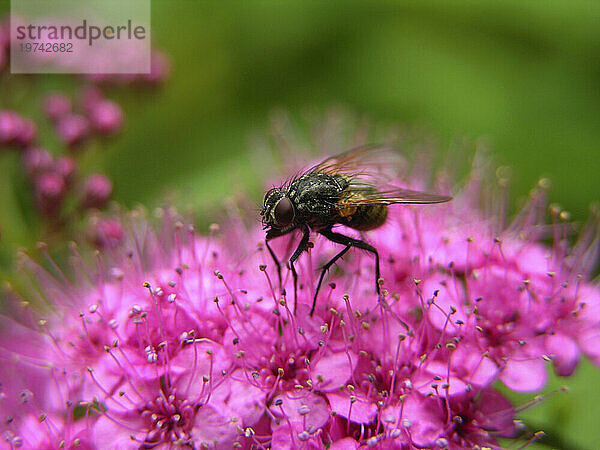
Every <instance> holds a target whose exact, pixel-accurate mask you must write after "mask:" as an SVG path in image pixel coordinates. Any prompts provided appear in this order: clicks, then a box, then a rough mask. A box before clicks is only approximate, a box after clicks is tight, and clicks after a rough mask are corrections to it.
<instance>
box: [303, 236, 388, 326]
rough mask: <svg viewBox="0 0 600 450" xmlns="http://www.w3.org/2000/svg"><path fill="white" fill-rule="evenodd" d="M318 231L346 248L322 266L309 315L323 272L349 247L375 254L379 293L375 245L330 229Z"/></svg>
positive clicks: (378, 272) (376, 287) (376, 273)
mask: <svg viewBox="0 0 600 450" xmlns="http://www.w3.org/2000/svg"><path fill="white" fill-rule="evenodd" d="M319 233H320V234H321V235H322V236H325V237H326V238H327V239H329V240H330V241H332V242H335V243H336V244H342V245H345V246H346V248H345V249H343V250H342V251H341V252H339V253H338V254H337V255H335V256H334V257H333V258H332V259H331V260H330V261H329V262H328V263H327V264H325V265H324V266H323V270H322V271H321V276H320V277H319V284H318V285H317V290H316V291H315V298H314V300H313V306H312V309H311V310H310V315H311V316H312V314H313V312H314V311H315V307H316V305H317V295H318V294H319V289H320V287H321V283H322V281H323V277H324V276H325V273H326V272H327V270H329V268H330V267H331V266H332V265H333V264H334V263H335V262H336V261H337V260H338V259H340V258H341V257H342V256H344V254H345V253H346V252H347V251H348V250H349V249H350V247H356V248H360V249H362V250H366V251H368V252H371V253H373V255H375V290H376V291H377V294H380V291H379V282H378V281H379V278H381V273H380V271H379V253H377V249H376V248H375V247H373V246H372V245H369V244H367V243H366V242H363V241H360V240H358V239H354V238H351V237H349V236H345V235H343V234H340V233H335V232H333V231H331V229H328V230H327V229H326V230H322V231H319Z"/></svg>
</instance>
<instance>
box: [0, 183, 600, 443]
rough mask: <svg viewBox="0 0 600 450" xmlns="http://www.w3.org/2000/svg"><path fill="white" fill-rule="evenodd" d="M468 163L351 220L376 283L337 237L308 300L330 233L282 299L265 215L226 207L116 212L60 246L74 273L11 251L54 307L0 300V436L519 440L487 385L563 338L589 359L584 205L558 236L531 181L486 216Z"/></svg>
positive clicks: (562, 369)
mask: <svg viewBox="0 0 600 450" xmlns="http://www.w3.org/2000/svg"><path fill="white" fill-rule="evenodd" d="M476 180H477V177H473V182H472V183H471V184H469V185H467V186H466V187H465V188H464V189H463V190H461V192H459V193H458V194H457V195H456V196H455V199H454V200H453V201H452V202H450V203H448V204H443V205H436V206H428V207H406V206H397V207H393V208H391V209H390V216H389V218H388V220H387V222H386V224H385V225H384V226H383V227H382V228H380V229H378V230H376V231H373V232H371V233H370V234H369V236H368V239H369V241H370V242H371V243H372V244H373V245H374V246H375V247H376V248H377V249H378V250H379V253H380V256H381V262H382V268H381V269H382V277H383V284H382V295H381V296H380V297H378V296H377V294H376V293H375V292H374V288H373V269H374V268H373V260H372V258H371V256H370V255H368V254H362V253H360V252H358V251H355V252H349V253H348V254H347V255H346V256H345V257H344V258H343V260H342V261H340V263H339V264H338V265H337V267H336V268H332V270H331V272H330V274H329V275H328V279H327V282H328V283H329V285H328V287H324V288H323V289H322V290H321V293H320V294H319V299H318V303H317V308H316V310H315V313H314V315H312V316H310V315H309V311H310V308H311V305H312V299H313V292H314V288H315V286H316V281H317V275H318V271H317V270H316V269H317V268H318V267H319V266H320V265H322V264H323V263H324V262H326V261H327V260H328V259H330V258H331V256H333V255H334V254H335V252H336V251H339V249H337V248H336V246H335V245H334V244H331V243H329V242H327V241H325V240H323V239H317V240H316V241H315V242H314V245H313V246H311V249H310V250H309V252H308V254H304V255H302V256H301V258H300V259H299V262H298V273H299V279H300V289H299V292H298V306H297V310H296V311H294V310H293V305H294V299H293V287H292V282H291V276H290V274H289V273H288V271H287V270H284V280H283V288H284V289H283V291H284V292H282V291H281V290H280V286H278V281H277V276H276V273H275V271H274V267H273V264H272V261H271V259H270V256H269V254H268V252H267V251H266V250H265V248H264V245H263V239H264V232H263V231H262V230H260V229H259V228H258V227H255V228H252V229H250V230H248V229H247V228H245V227H244V226H243V225H242V221H241V219H240V218H239V217H235V216H233V217H230V218H229V220H228V221H227V222H225V223H224V224H223V226H222V227H221V230H219V227H218V226H216V225H215V226H213V227H211V233H210V235H209V236H206V237H202V236H199V235H197V234H196V233H195V232H194V230H193V229H192V228H190V227H187V226H185V225H183V223H182V222H180V221H179V220H178V219H177V218H176V217H175V216H174V214H172V213H171V212H169V211H164V210H160V211H157V212H158V217H159V220H158V222H159V223H158V224H155V225H150V224H149V222H148V221H147V220H146V219H144V217H143V216H142V215H140V214H139V212H134V213H132V214H131V215H130V216H128V217H127V218H124V219H123V226H124V227H125V228H126V229H127V230H128V232H127V233H126V241H125V243H124V244H123V245H122V246H120V247H116V248H114V249H112V250H110V251H108V250H107V251H106V252H105V253H104V254H103V255H102V256H101V257H99V259H98V260H97V261H96V262H93V263H90V262H86V261H84V259H82V258H80V257H77V258H75V259H74V260H75V262H76V264H75V266H74V270H73V273H74V275H75V277H76V280H75V281H68V280H67V278H66V276H65V275H64V274H63V273H62V272H61V271H60V269H59V268H58V267H56V266H55V265H54V263H53V262H52V260H49V264H50V265H51V266H53V271H54V272H55V273H54V274H53V275H50V273H49V272H46V270H45V269H42V268H41V266H39V265H36V264H33V263H32V262H31V260H29V259H28V258H25V260H24V263H25V264H26V265H27V267H28V270H29V271H35V272H36V275H37V277H36V279H37V280H39V281H38V283H39V286H40V289H39V292H42V293H43V296H44V298H43V299H37V301H36V302H37V303H43V304H49V305H52V306H51V307H49V309H48V311H47V313H46V314H45V315H43V316H42V317H37V316H35V315H34V313H33V311H32V309H31V308H30V307H29V303H28V302H25V301H21V302H20V303H19V304H18V306H16V307H14V308H13V311H14V312H13V318H12V319H8V318H2V322H3V323H2V327H1V329H2V334H1V336H0V359H1V360H2V364H0V383H1V385H0V416H1V418H2V422H1V423H2V424H3V425H2V426H3V427H4V430H3V433H4V434H3V436H4V441H5V442H6V445H7V448H16V447H22V448H56V447H61V448H62V447H65V448H73V447H75V446H78V448H85V449H109V448H119V449H127V448H173V447H174V446H187V447H190V448H217V449H220V448H247V449H250V448H256V449H261V448H262V449H265V448H273V449H324V448H329V449H334V450H336V449H337V450H340V449H343V450H346V449H357V448H379V449H413V448H447V449H460V448H483V447H489V448H498V447H499V446H500V444H499V441H498V439H499V438H501V437H505V438H515V439H524V440H525V441H527V440H528V439H531V438H534V436H532V435H531V434H527V432H526V431H525V430H523V429H522V428H521V427H520V426H518V425H517V423H518V422H516V421H515V419H516V408H515V406H513V405H512V404H511V403H510V402H509V401H508V400H507V399H506V398H505V397H504V396H503V395H502V394H501V393H500V392H499V391H498V390H497V389H496V387H495V383H496V382H497V381H498V380H499V381H501V382H502V383H503V384H504V385H505V386H506V387H508V388H509V389H511V390H515V391H530V392H536V391H539V390H540V389H542V388H543V386H544V384H545V380H546V371H547V370H548V368H549V367H550V366H553V367H554V370H555V371H556V372H557V373H558V374H559V375H563V376H568V375H570V374H571V373H572V372H573V370H574V369H575V367H576V365H577V362H578V359H579V357H580V354H581V353H583V354H585V355H587V356H588V357H589V358H590V359H591V360H592V361H593V362H594V363H596V364H598V365H600V351H599V349H600V290H599V289H598V286H597V285H595V284H593V283H591V282H590V281H589V279H590V272H591V270H592V269H593V264H594V262H595V257H596V255H597V250H598V242H599V238H598V220H597V219H598V218H597V217H594V219H593V220H592V221H590V224H589V225H588V227H587V228H586V229H584V230H583V231H582V232H581V234H580V237H579V240H578V241H577V243H576V244H575V245H569V241H568V238H569V235H568V232H569V224H568V223H567V222H566V221H565V220H563V219H564V218H565V214H564V213H562V212H561V211H560V210H558V209H557V208H551V216H552V218H553V219H554V222H553V223H552V224H550V225H547V224H545V222H544V221H543V217H544V216H545V212H546V204H545V199H544V197H545V186H544V183H541V186H540V187H539V188H536V189H535V190H534V191H533V192H532V193H531V197H530V202H529V204H528V205H527V206H526V207H525V208H524V210H523V211H522V212H521V214H520V215H519V216H518V217H517V219H516V220H515V221H514V222H513V223H512V224H511V225H510V226H509V227H506V228H505V229H504V230H500V227H499V222H498V219H496V218H494V217H492V216H489V215H484V214H483V213H482V212H481V211H479V210H478V209H477V208H476V207H475V205H477V204H478V197H479V195H480V188H479V186H478V184H477V183H476ZM399 184H402V185H404V186H410V187H415V188H420V187H421V186H419V185H418V184H417V183H414V182H411V180H403V181H402V182H401V183H400V182H399ZM346 231H348V230H346ZM548 232H550V233H553V236H547V235H546V234H547V233H548ZM548 237H552V238H553V245H552V247H547V246H545V245H544V244H543V243H542V241H543V240H544V239H546V238H548ZM292 238H293V237H290V239H286V238H280V239H277V240H274V241H272V243H273V245H274V247H275V251H276V253H277V254H279V255H285V254H286V253H287V254H288V256H289V253H290V251H291V250H293V247H292V243H291V239H292ZM41 250H42V252H44V253H45V252H46V250H45V249H44V248H43V247H42V248H41ZM74 252H75V253H76V249H75V248H74ZM90 264H93V266H95V267H96V269H92V268H91V267H90ZM17 374H18V375H17Z"/></svg>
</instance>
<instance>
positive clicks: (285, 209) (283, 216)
mask: <svg viewBox="0 0 600 450" xmlns="http://www.w3.org/2000/svg"><path fill="white" fill-rule="evenodd" d="M295 215H296V212H295V211H294V205H292V202H291V201H290V199H289V198H287V197H283V198H282V199H281V200H279V201H278V202H277V205H275V221H276V222H277V225H279V226H281V227H287V226H288V225H290V224H291V223H292V222H293V221H294V216H295Z"/></svg>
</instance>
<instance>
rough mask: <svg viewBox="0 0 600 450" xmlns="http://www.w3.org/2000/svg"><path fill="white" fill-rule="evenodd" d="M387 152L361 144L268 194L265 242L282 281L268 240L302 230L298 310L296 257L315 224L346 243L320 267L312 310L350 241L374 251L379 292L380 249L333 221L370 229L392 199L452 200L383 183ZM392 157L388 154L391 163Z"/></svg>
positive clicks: (292, 260)
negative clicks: (343, 230) (340, 230)
mask: <svg viewBox="0 0 600 450" xmlns="http://www.w3.org/2000/svg"><path fill="white" fill-rule="evenodd" d="M389 155H391V154H390V153H386V152H385V151H383V149H382V148H380V147H375V146H363V147H358V148H355V149H352V150H349V151H347V152H344V153H341V154H339V155H336V156H332V157H330V158H327V159H325V160H324V161H322V162H320V163H319V164H317V165H316V166H313V167H311V168H309V169H308V170H306V171H304V172H303V173H302V174H300V175H299V176H297V177H295V178H293V179H292V180H291V181H289V182H287V183H286V184H284V185H282V186H279V187H275V188H272V189H270V190H269V191H267V193H266V194H265V198H264V203H263V208H262V210H261V213H260V214H261V218H262V222H263V225H264V228H265V230H266V239H265V244H266V247H267V249H268V251H269V253H270V255H271V257H272V258H273V261H274V262H275V264H276V266H277V273H278V276H279V284H280V285H281V263H280V262H279V260H278V259H277V256H276V255H275V253H274V252H273V250H272V248H271V247H270V245H269V241H270V240H271V239H274V238H276V237H279V236H283V235H286V234H288V233H291V232H292V231H294V230H299V231H301V232H302V239H301V240H300V243H299V244H298V247H297V248H296V250H295V251H294V253H293V254H292V256H291V257H290V260H289V267H290V270H291V272H292V276H293V279H294V310H295V309H296V302H297V289H298V274H297V273H296V268H295V267H294V263H295V262H296V260H297V259H298V257H299V256H300V255H301V254H302V252H303V251H305V250H307V248H308V245H309V241H308V239H309V236H310V231H311V230H312V231H314V232H317V233H319V234H320V235H322V236H324V237H325V238H327V239H329V240H330V241H332V242H335V243H337V244H340V245H343V246H344V248H343V249H342V250H341V251H340V252H339V253H337V254H336V255H335V256H334V257H333V258H331V260H329V262H327V264H325V265H324V266H323V267H322V268H321V275H320V276H319V282H318V284H317V287H316V290H315V295H314V299H313V304H312V308H311V310H310V315H311V316H312V315H313V313H314V311H315V306H316V302H317V296H318V294H319V289H320V288H321V284H322V282H323V278H324V277H325V274H326V273H327V271H328V270H329V268H330V267H331V266H332V265H333V264H335V262H336V261H337V260H338V259H340V258H341V257H342V256H344V255H345V254H346V252H348V250H350V248H352V247H356V248H359V249H362V250H366V251H368V252H370V253H372V254H373V256H374V257H375V290H376V291H377V293H378V294H380V287H379V286H380V285H379V279H380V268H379V254H378V253H377V249H376V248H375V247H373V246H372V245H370V244H368V243H367V242H364V241H361V240H359V239H355V238H352V237H350V236H346V235H344V234H341V233H337V232H335V231H333V227H334V226H335V225H345V226H347V227H350V228H353V229H355V230H358V231H368V230H372V229H375V228H378V227H380V226H381V225H383V224H384V223H385V221H386V219H387V215H388V206H389V205H392V204H426V203H443V202H447V201H449V200H451V197H448V196H444V195H437V194H428V193H425V192H419V191H412V190H409V189H402V188H398V187H395V186H386V185H383V184H381V182H380V180H378V173H379V169H380V168H381V167H382V166H385V165H386V156H389ZM382 157H383V159H382ZM389 161H390V160H389V158H388V159H387V165H389Z"/></svg>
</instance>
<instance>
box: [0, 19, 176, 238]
mask: <svg viewBox="0 0 600 450" xmlns="http://www.w3.org/2000/svg"><path fill="white" fill-rule="evenodd" d="M9 48H10V27H9V23H8V17H6V16H5V17H0V76H2V77H3V78H4V79H3V81H2V82H3V83H10V82H11V81H12V80H13V79H15V78H16V77H18V75H11V74H10V73H8V71H7V70H3V69H5V67H6V65H7V57H8V53H9ZM32 57H34V58H42V59H43V58H44V57H45V56H44V55H43V54H39V53H34V54H33V56H32ZM169 72H170V62H169V59H168V57H167V56H166V55H165V54H163V53H162V52H160V51H158V50H153V53H152V60H151V71H150V73H148V74H126V75H119V74H109V75H102V74H100V75H94V74H87V75H82V76H80V77H79V79H80V80H81V79H83V80H84V84H83V85H82V87H81V88H80V90H79V91H78V92H77V93H76V94H75V95H74V96H73V97H70V96H68V95H66V94H64V93H61V92H50V93H48V94H47V95H46V96H45V97H44V98H43V99H42V101H41V102H40V103H41V104H40V105H36V106H39V107H41V108H42V109H43V113H44V115H45V116H46V118H47V119H48V122H49V124H50V126H51V127H52V129H53V131H54V132H55V133H56V135H57V136H58V138H59V141H60V143H61V144H62V145H61V146H59V147H60V148H59V149H56V150H55V149H52V148H50V147H49V146H45V143H44V142H40V141H39V136H44V132H43V128H44V125H45V124H44V123H43V121H39V122H38V123H37V124H36V122H34V121H33V120H32V119H30V118H28V117H24V116H22V115H21V114H20V113H19V112H18V111H17V110H18V109H20V103H21V102H22V101H23V96H22V95H20V94H19V95H18V96H16V100H15V101H13V102H12V103H13V104H16V103H17V102H19V107H15V109H0V150H5V149H13V150H18V151H20V152H21V162H22V168H23V171H24V173H25V175H26V177H27V179H28V181H29V183H30V185H31V187H32V193H33V198H34V201H35V206H36V207H37V210H38V211H39V212H40V213H41V215H42V217H43V218H44V219H45V221H46V225H48V228H49V229H48V230H47V231H48V234H54V233H55V232H56V231H58V230H64V229H69V228H72V227H73V224H74V222H76V221H77V219H79V218H81V217H88V216H89V214H88V213H89V211H90V209H103V208H104V207H105V206H106V204H107V202H108V201H109V199H110V196H111V194H112V189H113V184H112V181H111V180H109V179H108V178H107V177H106V176H104V175H101V174H88V175H87V176H85V177H83V176H80V174H79V173H78V172H79V170H78V168H79V167H78V166H79V164H78V162H79V160H80V155H81V153H82V151H83V150H85V149H86V148H89V147H90V146H89V144H90V143H92V142H95V141H98V140H105V139H107V138H111V137H113V136H115V135H117V134H118V133H119V132H120V131H121V130H122V128H123V126H124V122H125V113H124V111H123V109H122V108H121V106H120V105H119V104H118V103H117V102H115V101H113V100H110V99H109V98H107V97H106V96H105V95H104V93H103V91H102V90H101V89H100V87H99V86H100V85H102V84H107V83H113V84H119V85H124V84H127V85H130V86H131V85H141V86H154V85H158V84H160V83H162V82H163V81H164V80H165V79H166V78H167V77H168V76H169ZM7 92H9V93H10V92H11V91H10V89H9V90H7ZM9 97H10V95H9ZM7 103H11V101H10V99H9V101H8V102H7ZM38 129H42V132H38ZM102 143H104V142H102ZM48 149H49V150H48ZM67 152H68V153H67ZM91 222H92V223H91V227H90V229H89V230H88V235H89V238H90V240H91V241H92V242H93V243H94V244H95V245H99V246H101V247H103V246H105V245H113V244H115V243H118V241H119V240H120V239H121V238H122V230H121V229H120V228H119V226H118V224H117V223H116V222H115V221H114V220H110V219H99V218H98V217H96V216H94V217H91Z"/></svg>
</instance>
